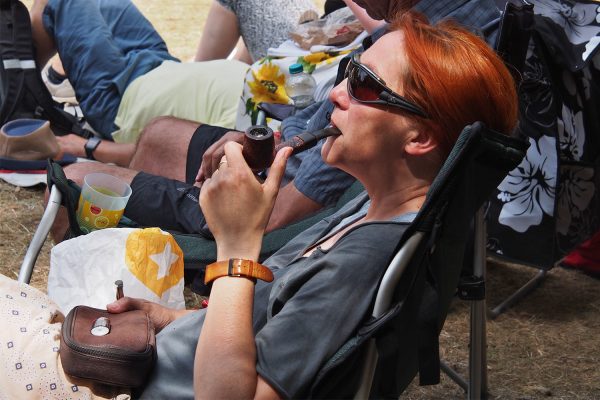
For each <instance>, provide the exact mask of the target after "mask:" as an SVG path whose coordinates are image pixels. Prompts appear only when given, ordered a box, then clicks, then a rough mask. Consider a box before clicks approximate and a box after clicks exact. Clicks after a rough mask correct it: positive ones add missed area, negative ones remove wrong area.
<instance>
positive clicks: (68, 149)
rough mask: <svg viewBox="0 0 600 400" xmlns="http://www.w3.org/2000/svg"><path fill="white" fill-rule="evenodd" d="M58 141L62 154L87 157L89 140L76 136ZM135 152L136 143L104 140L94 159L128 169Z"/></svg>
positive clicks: (63, 137)
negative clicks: (86, 149)
mask: <svg viewBox="0 0 600 400" xmlns="http://www.w3.org/2000/svg"><path fill="white" fill-rule="evenodd" d="M56 141H57V142H58V144H59V146H60V150H61V153H69V154H72V155H74V156H76V157H84V158H85V157H86V154H85V148H84V146H85V143H86V142H87V139H85V138H82V137H81V136H77V135H74V134H69V135H65V136H57V137H56ZM134 152H135V144H134V143H114V142H110V141H108V140H102V141H101V142H100V144H99V145H98V147H96V150H95V151H94V158H95V159H96V160H98V161H102V162H104V163H114V164H117V165H118V166H120V167H128V166H129V162H130V161H131V157H133V153H134Z"/></svg>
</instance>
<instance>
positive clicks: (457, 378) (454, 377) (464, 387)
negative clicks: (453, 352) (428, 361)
mask: <svg viewBox="0 0 600 400" xmlns="http://www.w3.org/2000/svg"><path fill="white" fill-rule="evenodd" d="M440 369H441V370H442V372H444V373H445V374H446V375H448V378H450V379H452V380H453V381H454V383H456V384H457V385H458V386H460V387H461V388H462V390H464V391H465V393H467V391H468V390H469V382H467V381H466V380H465V379H464V378H463V377H462V376H460V374H459V373H458V372H456V371H455V370H453V369H452V368H450V366H448V364H446V363H445V362H443V361H441V362H440Z"/></svg>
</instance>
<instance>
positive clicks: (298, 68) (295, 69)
mask: <svg viewBox="0 0 600 400" xmlns="http://www.w3.org/2000/svg"><path fill="white" fill-rule="evenodd" d="M303 71H304V67H303V66H302V64H300V63H295V64H292V65H290V74H299V73H300V72H303Z"/></svg>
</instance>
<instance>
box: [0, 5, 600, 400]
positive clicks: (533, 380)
mask: <svg viewBox="0 0 600 400" xmlns="http://www.w3.org/2000/svg"><path fill="white" fill-rule="evenodd" d="M209 2H210V0H194V1H192V0H173V1H171V2H168V3H165V2H164V1H159V0H144V1H142V0H136V1H135V3H136V4H137V5H138V6H139V7H140V9H141V10H142V11H143V12H144V14H145V15H147V16H148V18H149V19H150V20H151V21H152V23H153V24H154V25H155V26H156V28H157V30H158V31H159V32H160V33H161V35H163V37H164V38H165V40H166V41H167V44H168V45H169V49H170V50H171V52H172V53H173V54H174V55H176V56H177V57H179V58H181V59H182V60H187V59H189V58H191V57H192V55H193V53H194V50H195V48H194V47H195V45H196V43H197V40H198V38H199V35H200V32H201V30H202V26H203V23H204V20H205V18H206V12H207V10H208V5H209ZM318 4H321V5H322V1H318ZM42 198H43V189H41V188H35V189H15V188H14V187H12V186H10V185H8V184H6V183H3V182H1V181H0V235H1V236H0V237H1V239H2V240H1V241H0V273H2V274H5V275H7V276H10V277H15V278H16V276H17V274H18V268H19V265H20V263H21V261H22V259H23V256H24V254H25V250H26V247H27V245H28V244H29V242H30V240H31V236H32V234H33V231H34V230H35V227H36V225H37V223H38V221H39V219H40V217H41V214H42V211H43V209H42ZM50 247H51V243H50V242H49V241H47V243H46V244H45V246H44V248H43V249H42V252H41V255H40V258H39V260H38V262H37V266H36V271H35V272H34V275H33V280H32V285H33V286H35V287H37V288H40V289H42V290H45V285H46V277H47V272H48V265H49V257H48V254H49V251H50ZM533 273H534V271H533V270H531V269H529V268H527V267H521V266H514V265H508V264H504V263H490V267H489V273H488V301H489V303H490V304H497V303H498V302H499V301H500V300H501V299H502V298H504V297H505V296H506V295H507V294H508V293H510V292H511V291H514V290H515V289H516V288H517V287H518V286H519V284H520V283H524V282H525V281H526V280H527V279H529V277H531V276H532V275H533ZM599 311H600V291H599V290H598V281H597V280H594V279H592V278H589V277H587V276H585V275H582V274H579V273H577V272H573V271H566V270H562V269H554V270H552V271H551V273H550V274H549V277H548V279H547V280H546V282H545V283H544V284H543V285H542V286H541V287H540V288H539V289H538V290H537V291H536V292H535V293H534V294H533V295H531V296H530V297H529V298H527V299H526V300H525V301H523V302H521V303H520V304H518V305H517V306H516V307H515V308H513V309H512V310H509V311H508V312H507V313H505V314H503V315H502V316H500V317H499V318H498V319H497V320H494V321H489V322H488V325H487V329H488V363H489V366H488V374H489V388H490V394H491V396H490V397H491V398H495V399H542V398H556V399H596V398H600V368H599V365H600V353H599V350H598V347H599V342H600V339H599V336H598V334H599V332H600V317H599V315H600V312H599ZM468 326H469V318H468V307H467V305H466V304H465V303H464V302H461V301H457V302H456V303H455V304H454V305H453V308H452V311H451V313H450V315H449V317H448V321H447V323H446V326H445V328H444V331H443V333H442V337H441V343H442V353H443V358H444V359H445V360H446V361H447V362H448V364H449V365H451V366H454V367H456V368H457V369H458V370H459V371H461V372H463V373H464V372H465V371H466V369H467V365H468V364H467V360H468V358H467V352H468V345H467V332H468ZM403 397H404V398H407V399H438V398H439V399H441V398H444V399H446V398H461V397H464V393H463V392H462V390H460V389H459V388H458V387H457V386H456V385H454V384H453V383H452V382H450V381H449V379H448V378H446V377H445V376H444V375H442V383H441V384H440V385H437V386H434V387H426V388H422V387H418V386H416V385H414V386H412V387H411V388H410V389H409V390H408V391H407V392H406V393H405V394H404V395H403Z"/></svg>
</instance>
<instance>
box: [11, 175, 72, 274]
mask: <svg viewBox="0 0 600 400" xmlns="http://www.w3.org/2000/svg"><path fill="white" fill-rule="evenodd" d="M61 200H62V193H61V192H60V191H59V190H58V188H57V187H56V185H54V186H52V190H50V197H49V199H48V205H47V206H46V209H45V210H44V215H42V220H41V221H40V224H39V225H38V227H37V229H36V230H35V233H34V234H33V239H31V243H30V244H29V247H28V248H27V253H25V257H24V258H23V263H22V264H21V268H20V270H19V278H18V281H19V282H23V283H29V281H30V280H31V274H32V273H33V267H34V265H35V262H36V260H37V258H38V255H39V254H40V250H41V249H42V246H43V245H44V242H45V241H46V237H47V236H48V232H50V228H51V227H52V224H53V223H54V219H55V218H56V214H57V213H58V209H59V208H60V202H61Z"/></svg>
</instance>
